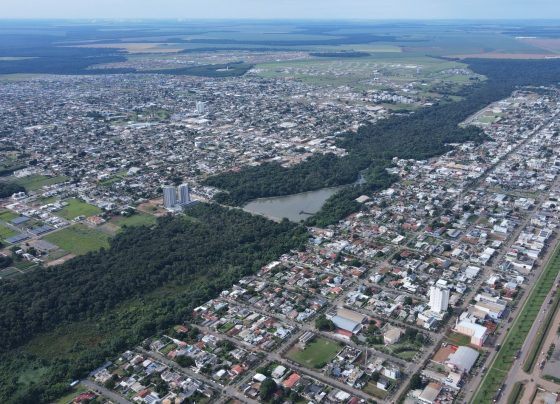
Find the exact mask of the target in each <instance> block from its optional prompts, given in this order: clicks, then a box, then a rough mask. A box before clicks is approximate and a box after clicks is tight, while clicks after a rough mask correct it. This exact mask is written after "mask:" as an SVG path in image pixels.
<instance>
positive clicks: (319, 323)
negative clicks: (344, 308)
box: [315, 314, 336, 331]
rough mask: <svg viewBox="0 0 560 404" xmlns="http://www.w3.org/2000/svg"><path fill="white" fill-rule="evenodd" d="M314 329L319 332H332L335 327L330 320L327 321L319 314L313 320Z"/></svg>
mask: <svg viewBox="0 0 560 404" xmlns="http://www.w3.org/2000/svg"><path fill="white" fill-rule="evenodd" d="M315 327H316V328H317V329H318V330H320V331H334V330H335V329H336V326H335V325H334V323H333V322H332V321H331V320H328V319H327V318H326V317H325V315H324V314H321V315H320V316H318V317H317V319H316V320H315Z"/></svg>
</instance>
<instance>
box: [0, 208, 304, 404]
mask: <svg viewBox="0 0 560 404" xmlns="http://www.w3.org/2000/svg"><path fill="white" fill-rule="evenodd" d="M307 237H308V236H307V233H306V231H305V229H304V228H303V227H301V226H297V225H295V224H293V223H290V222H288V221H283V222H281V223H274V222H271V221H269V220H267V219H264V218H262V217H258V216H252V215H250V214H248V213H245V212H243V211H241V210H237V209H227V208H222V207H220V206H217V205H206V204H200V205H198V206H196V207H193V208H191V209H189V211H188V216H187V217H176V218H171V217H166V218H162V219H160V221H159V222H158V224H157V225H156V226H155V227H154V228H153V229H151V230H150V231H147V229H146V228H145V227H135V228H129V229H127V230H126V231H125V232H123V233H122V234H120V235H118V236H116V237H115V238H114V239H113V240H112V242H111V246H110V248H109V249H107V250H101V251H100V252H97V253H90V254H88V255H85V256H82V257H78V258H75V259H73V260H71V261H69V262H68V263H66V264H64V265H62V266H58V267H54V268H45V269H42V270H39V271H34V272H32V273H29V274H26V275H24V276H21V277H17V278H14V279H11V280H5V281H3V282H2V283H1V284H0V305H1V306H2V310H1V311H0V341H2V344H0V355H2V357H0V360H2V363H3V364H6V367H5V368H3V369H0V385H1V386H2V387H1V388H0V402H11V401H12V400H13V401H14V402H21V400H22V397H35V400H36V401H35V402H41V401H48V400H50V399H52V398H54V397H56V395H57V394H59V390H60V389H61V388H62V387H64V386H67V385H68V383H69V382H70V381H71V380H72V379H73V378H77V377H81V376H83V372H86V371H88V370H91V369H92V368H94V367H95V366H97V365H99V364H100V363H101V362H103V361H104V360H106V359H107V357H108V356H111V355H115V354H117V353H118V351H119V350H123V349H126V348H128V347H130V346H131V345H133V344H136V343H138V342H139V341H141V340H142V339H143V338H146V337H148V336H150V335H152V334H153V333H155V332H156V331H157V330H163V329H165V328H166V327H170V326H171V325H173V324H176V323H177V322H181V321H185V320H187V319H188V318H189V315H190V313H191V312H192V309H193V308H194V307H196V306H197V305H199V304H201V303H203V302H205V301H207V300H208V299H210V298H213V297H215V296H217V294H218V293H219V292H220V291H221V290H223V289H224V288H227V287H230V286H231V285H232V284H233V283H235V282H236V281H237V280H238V279H239V278H240V277H242V276H244V275H247V274H252V273H254V272H255V271H256V270H257V269H259V268H260V267H262V266H263V265H264V264H266V263H268V262H270V261H271V260H273V259H276V258H277V257H278V256H279V255H281V254H283V253H285V252H287V251H289V250H290V249H294V248H299V247H301V246H302V245H303V243H304V242H305V240H306V239H307ZM161 288H163V289H165V288H171V289H173V293H170V294H169V295H168V294H165V293H160V294H159V295H158V294H156V297H155V298H152V299H147V301H146V302H145V304H143V305H142V313H141V314H140V315H137V317H136V320H135V322H134V323H133V324H131V317H134V316H130V315H122V317H119V315H117V314H114V313H115V311H114V309H115V308H117V307H121V306H122V305H123V304H124V305H125V307H126V305H127V304H128V302H130V301H134V300H135V299H146V296H148V295H150V293H152V292H157V291H158V290H160V289H161ZM121 312H122V311H117V313H121ZM111 313H113V314H111ZM81 323H85V324H97V328H96V329H95V332H99V329H98V328H99V327H103V324H105V328H108V329H109V332H110V338H109V339H110V341H109V342H107V343H106V344H97V345H96V344H94V345H93V346H88V347H85V346H82V345H78V346H76V347H75V352H73V353H72V356H73V359H72V360H66V361H63V360H61V359H60V358H58V359H56V358H49V359H53V360H54V361H52V360H47V359H45V358H35V357H33V356H27V359H26V360H24V361H23V362H21V358H20V356H21V355H20V354H17V351H18V350H19V349H21V346H22V344H25V343H26V342H27V341H29V340H31V339H32V338H34V337H36V336H37V335H39V334H41V333H44V332H49V331H52V330H56V329H57V328H60V327H62V328H63V327H65V326H68V325H69V324H81ZM24 356H25V355H24ZM57 356H58V353H57ZM45 361H46V365H45ZM30 363H31V364H34V365H35V366H39V367H45V368H46V369H48V371H47V372H46V373H45V375H44V376H43V377H39V380H38V383H37V384H36V385H33V386H27V387H25V386H23V385H22V384H21V383H18V381H17V380H16V381H15V384H14V380H13V378H14V377H16V376H14V375H17V373H14V371H13V369H20V368H21V366H23V365H24V364H27V365H29V364H30ZM38 364H39V365H38ZM5 369H12V370H10V371H5ZM59 383H62V384H59ZM14 395H15V396H14ZM14 397H17V400H15V399H14ZM37 397H39V398H37ZM24 401H25V400H24Z"/></svg>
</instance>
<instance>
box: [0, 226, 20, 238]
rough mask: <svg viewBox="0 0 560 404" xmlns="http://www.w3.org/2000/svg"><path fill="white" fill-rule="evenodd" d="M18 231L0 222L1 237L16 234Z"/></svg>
mask: <svg viewBox="0 0 560 404" xmlns="http://www.w3.org/2000/svg"><path fill="white" fill-rule="evenodd" d="M16 234H17V233H16V232H15V231H13V230H12V229H9V228H8V227H6V226H4V225H2V224H0V239H3V238H8V237H12V236H15V235H16Z"/></svg>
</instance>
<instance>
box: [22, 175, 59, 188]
mask: <svg viewBox="0 0 560 404" xmlns="http://www.w3.org/2000/svg"><path fill="white" fill-rule="evenodd" d="M65 181H68V178H67V177H64V176H59V177H47V176H46V175H30V176H28V177H23V178H18V179H17V180H15V181H14V182H15V183H16V184H19V185H21V186H22V187H24V188H25V189H26V190H28V191H35V190H37V189H40V188H42V187H44V186H45V185H54V184H60V183H61V182H65Z"/></svg>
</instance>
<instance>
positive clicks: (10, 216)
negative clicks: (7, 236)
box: [0, 210, 19, 222]
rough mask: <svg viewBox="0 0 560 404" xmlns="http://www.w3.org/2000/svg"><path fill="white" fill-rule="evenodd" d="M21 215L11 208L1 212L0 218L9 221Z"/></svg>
mask: <svg viewBox="0 0 560 404" xmlns="http://www.w3.org/2000/svg"><path fill="white" fill-rule="evenodd" d="M18 216H19V215H18V214H17V213H14V212H12V211H9V210H3V211H1V212H0V220H2V221H4V222H9V221H10V220H12V219H15V218H16V217H18Z"/></svg>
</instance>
